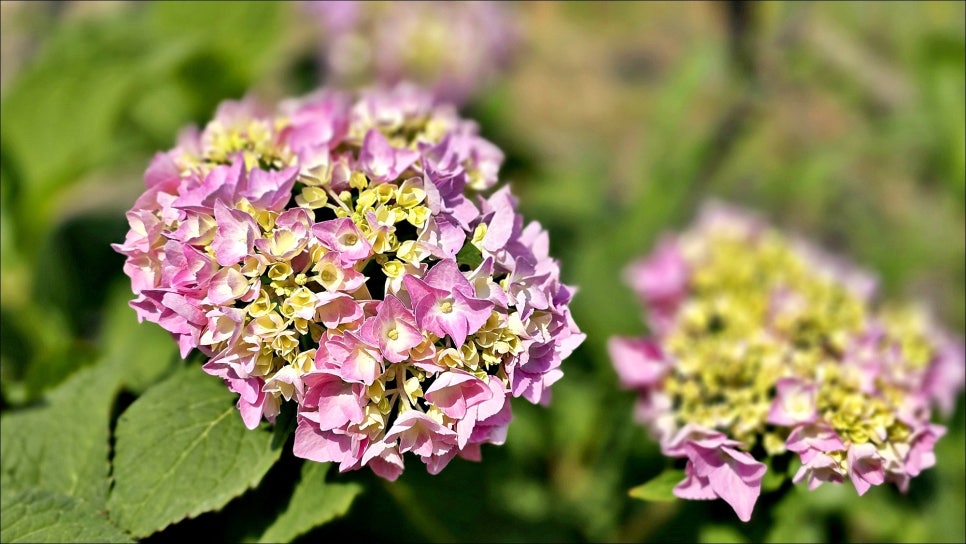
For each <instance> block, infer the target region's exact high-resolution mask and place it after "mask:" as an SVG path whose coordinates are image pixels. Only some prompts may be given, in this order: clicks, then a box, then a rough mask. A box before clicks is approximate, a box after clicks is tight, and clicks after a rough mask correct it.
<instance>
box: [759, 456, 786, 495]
mask: <svg viewBox="0 0 966 544" xmlns="http://www.w3.org/2000/svg"><path fill="white" fill-rule="evenodd" d="M767 465H768V470H767V471H765V475H764V476H763V477H762V479H761V492H762V493H767V492H769V491H774V490H776V489H778V488H779V487H781V486H782V484H783V483H784V482H785V480H786V479H787V478H788V475H787V474H786V473H785V472H783V471H780V470H775V467H774V463H772V461H771V460H769V461H768V463H767Z"/></svg>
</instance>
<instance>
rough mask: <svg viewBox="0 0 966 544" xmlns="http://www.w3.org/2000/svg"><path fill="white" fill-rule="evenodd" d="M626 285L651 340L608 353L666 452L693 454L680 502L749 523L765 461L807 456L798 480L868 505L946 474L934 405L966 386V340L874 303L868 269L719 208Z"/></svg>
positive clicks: (647, 261) (619, 341) (665, 245)
mask: <svg viewBox="0 0 966 544" xmlns="http://www.w3.org/2000/svg"><path fill="white" fill-rule="evenodd" d="M626 279H627V281H628V282H629V283H630V284H631V286H632V287H633V289H634V290H635V291H636V293H637V295H638V296H639V297H640V298H641V300H642V301H643V303H644V305H645V306H646V308H647V310H648V313H647V321H648V325H649V328H650V329H651V332H652V334H653V336H652V337H650V338H619V337H615V338H612V339H611V340H610V343H609V349H610V354H611V358H612V359H613V363H614V365H615V368H616V370H617V373H618V375H619V378H620V380H621V382H622V384H623V385H624V386H626V387H629V388H633V389H636V390H637V391H638V392H639V395H640V396H639V398H638V404H637V408H636V414H637V416H638V418H639V419H640V420H641V421H642V422H643V423H644V424H646V425H647V426H648V428H649V429H650V430H651V431H652V433H653V434H655V435H656V437H657V438H658V439H659V440H660V444H661V449H662V452H663V453H664V454H665V455H667V456H670V457H676V458H682V459H685V460H686V466H685V475H686V477H685V480H684V481H682V482H681V483H680V484H679V485H678V486H677V487H676V488H675V489H674V493H675V495H677V496H678V497H680V498H685V499H714V498H721V499H724V500H725V501H727V502H728V503H729V504H730V505H731V506H732V507H733V508H734V510H735V512H736V513H737V514H738V517H739V518H740V519H742V520H743V521H747V520H748V519H750V517H751V512H752V509H753V508H754V504H755V501H756V500H757V498H758V496H759V494H760V492H761V481H762V477H763V476H764V474H765V472H766V470H767V466H766V465H765V464H764V463H763V462H762V461H761V460H762V459H766V458H772V457H782V456H792V457H794V455H796V454H797V457H798V459H799V460H800V462H801V466H800V468H799V469H798V470H797V472H796V473H795V475H794V477H793V482H795V483H798V482H801V481H806V482H807V485H808V486H809V489H814V488H815V487H817V486H819V485H821V484H822V483H823V482H835V483H841V482H844V481H845V480H846V479H848V480H851V482H852V484H853V485H854V486H855V488H856V490H857V492H858V493H859V495H862V494H864V493H865V492H866V491H867V490H868V489H869V487H870V486H872V485H879V484H882V483H884V482H893V483H895V484H896V485H897V486H898V487H899V488H900V489H901V490H903V491H905V490H906V489H907V487H908V485H909V480H910V478H912V477H914V476H916V475H918V474H919V472H920V471H922V470H923V469H926V468H928V467H930V466H932V465H933V464H934V462H935V457H934V455H933V452H932V451H933V445H934V444H935V442H936V440H937V439H938V438H939V437H940V436H942V435H943V433H944V432H945V430H944V428H943V427H941V426H939V425H935V424H933V423H931V421H930V420H931V411H932V407H933V405H938V406H939V407H940V408H942V409H944V410H945V411H947V412H948V411H949V410H951V409H952V407H953V404H954V402H955V399H956V396H957V394H958V393H959V390H960V389H961V388H962V386H963V379H964V358H963V344H962V341H961V340H960V341H956V340H954V339H952V338H950V337H949V336H947V335H946V334H944V333H943V332H942V331H941V330H940V329H939V328H938V327H936V326H935V325H934V324H932V323H931V322H930V320H929V318H928V316H927V315H926V313H925V312H923V311H922V310H918V309H914V308H908V307H883V308H880V309H876V308H873V307H872V304H871V302H872V297H873V294H874V291H875V281H874V279H873V278H872V277H870V276H869V275H868V274H866V273H864V272H862V271H860V270H857V269H855V268H853V267H851V266H850V265H848V264H847V263H844V262H842V261H841V260H838V259H835V258H833V257H831V256H829V255H827V254H824V253H822V252H821V251H819V250H818V249H816V248H814V247H812V246H810V245H809V244H808V243H806V242H803V241H800V240H795V239H792V238H789V237H786V236H783V235H781V234H780V233H779V232H777V231H775V230H774V229H771V228H769V227H768V225H767V224H765V223H764V222H763V221H762V220H760V219H758V218H755V217H753V216H751V215H750V214H747V213H744V212H741V211H740V210H736V209H733V208H729V207H727V206H725V205H723V204H709V205H707V206H706V207H705V208H704V209H703V210H702V213H701V214H700V217H699V219H698V221H697V224H696V225H695V226H694V227H692V228H691V229H690V230H689V231H687V232H684V233H682V234H680V235H678V236H674V237H670V236H669V237H666V238H664V239H663V240H662V241H661V242H660V244H659V246H658V247H657V248H656V249H655V250H654V252H653V253H652V254H651V255H649V256H647V257H646V258H643V259H641V260H639V261H637V262H635V263H634V264H632V265H631V267H629V269H628V270H627V278H626ZM786 452H790V453H786Z"/></svg>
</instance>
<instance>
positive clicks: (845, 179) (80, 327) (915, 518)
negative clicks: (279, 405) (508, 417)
mask: <svg viewBox="0 0 966 544" xmlns="http://www.w3.org/2000/svg"><path fill="white" fill-rule="evenodd" d="M0 6H2V14H3V17H2V44H3V48H2V49H3V66H2V74H0V75H2V78H0V82H2V83H0V84H2V95H0V100H2V102H0V104H2V121H0V137H2V139H0V292H2V304H0V322H2V325H3V326H2V328H0V392H2V404H0V407H2V416H3V419H2V422H3V426H2V432H3V437H2V438H3V440H2V444H3V456H2V461H3V462H2V477H3V482H2V483H3V486H2V489H3V502H4V504H5V505H7V506H5V507H4V512H5V514H6V513H7V512H11V517H8V516H7V515H4V516H3V525H2V526H3V540H5V541H6V540H15V539H19V538H21V537H23V536H22V535H24V534H28V535H29V536H27V537H23V538H41V537H43V538H48V539H51V540H70V539H72V537H74V536H76V535H81V536H83V535H85V534H89V535H91V538H93V539H95V540H98V539H99V540H109V539H116V538H122V539H123V537H124V535H123V534H119V533H117V531H116V530H115V529H114V528H113V526H112V525H110V523H108V522H107V521H106V520H105V518H103V517H99V515H98V514H97V512H101V511H102V510H103V507H104V505H105V504H106V502H105V501H107V493H108V490H109V488H110V480H109V479H108V475H109V473H108V472H106V471H108V470H109V465H108V464H107V462H108V461H109V460H110V459H112V458H113V457H112V456H114V447H115V446H116V447H117V458H116V460H117V461H118V462H119V463H120V462H121V461H122V457H123V456H124V455H125V454H124V453H123V446H122V444H120V442H118V443H117V444H115V443H114V440H115V439H114V437H115V436H116V433H117V431H118V429H119V426H122V427H123V425H124V421H123V419H122V420H121V421H120V422H119V421H118V420H119V415H120V414H122V413H124V412H125V410H126V409H127V408H128V406H132V407H135V406H134V404H137V403H138V402H142V401H141V400H140V399H145V400H144V401H143V402H151V396H150V394H151V391H153V390H155V389H154V387H157V388H162V387H165V385H164V384H162V385H157V386H155V384H158V383H161V382H163V380H165V379H166V378H168V377H169V376H171V375H173V376H175V378H169V379H177V375H178V374H177V372H176V371H177V369H178V368H181V367H183V366H184V365H183V364H180V363H178V362H177V361H178V359H177V355H176V350H175V347H174V344H173V342H171V341H170V340H169V339H168V337H167V335H166V334H165V333H163V332H162V331H160V330H159V329H158V328H157V327H155V326H153V325H138V324H137V322H136V320H135V317H134V313H133V312H132V311H131V310H130V309H128V308H127V305H126V301H127V299H128V298H129V296H130V292H129V288H128V286H129V283H128V281H127V278H126V277H125V276H124V275H123V272H122V270H121V266H122V263H123V259H122V258H121V257H120V256H119V255H117V254H115V253H114V252H113V251H112V250H111V249H110V248H109V246H108V244H110V243H111V242H118V241H121V240H123V238H124V233H125V231H126V230H127V224H126V220H125V218H124V212H125V211H126V210H127V209H128V208H129V207H130V206H131V204H132V203H133V201H134V200H135V199H136V197H137V195H138V194H139V193H140V191H141V190H142V189H143V183H142V181H141V173H142V172H143V170H144V168H145V166H146V165H147V163H148V161H149V159H150V157H151V155H152V154H153V153H155V152H156V151H159V150H164V149H168V148H170V147H171V146H172V145H173V143H174V141H175V138H176V136H177V133H178V131H179V130H180V129H181V128H182V127H184V126H186V125H187V124H189V123H203V122H204V121H205V120H206V119H208V118H210V116H211V114H212V112H213V110H214V108H215V106H216V105H217V104H218V103H219V102H220V101H222V100H224V99H229V98H239V97H241V96H243V95H244V94H246V93H253V94H255V95H258V96H261V97H264V98H265V99H266V100H268V101H272V100H276V99H279V98H281V97H284V96H289V95H294V94H298V93H302V92H306V91H308V90H310V89H311V88H313V87H314V86H315V85H316V84H317V83H318V82H319V81H318V79H317V78H318V74H317V73H316V72H315V64H314V63H313V62H312V60H311V56H312V54H313V53H314V48H315V44H314V42H313V41H312V40H313V32H315V29H314V28H313V27H312V24H311V21H306V20H304V17H303V16H301V15H300V14H299V13H298V12H297V11H296V8H295V6H294V5H293V4H285V3H270V2H264V3H261V2H259V3H240V4H228V3H217V2H210V3H209V2H190V3H182V2H157V3H138V2H129V3H127V2H125V3H121V2H102V3H101V2H78V3H57V2H36V3H35V2H7V1H5V2H3V3H2V4H0ZM514 8H515V9H516V10H517V16H518V17H519V18H520V19H521V23H522V24H521V27H522V28H525V29H526V36H525V38H526V39H525V44H524V45H523V47H522V49H521V51H519V54H518V56H517V58H516V62H515V64H514V65H513V66H512V68H511V69H510V71H509V72H508V73H507V74H506V76H505V79H504V80H503V81H502V82H500V83H499V84H498V85H497V86H496V87H494V88H492V89H490V90H488V92H487V93H486V94H484V95H482V96H480V97H479V98H478V99H477V100H476V101H475V102H474V103H472V104H470V105H469V106H468V107H467V108H466V111H465V112H464V113H465V114H466V115H467V116H469V117H473V118H476V119H478V120H479V122H480V124H481V125H482V127H483V134H484V135H485V136H487V137H488V138H490V139H491V140H493V141H494V142H495V143H497V145H499V146H500V147H501V148H502V149H504V150H505V151H506V153H507V162H506V165H505V167H504V171H503V172H504V176H503V177H504V179H507V180H509V181H510V182H511V184H512V185H513V187H514V191H515V192H516V194H517V195H518V196H519V198H520V202H521V206H522V207H523V210H524V212H525V214H526V216H527V217H530V218H533V219H536V220H539V221H540V222H541V223H543V224H544V225H545V226H546V227H547V228H548V229H549V230H550V232H551V245H552V253H553V254H554V255H555V256H557V257H558V258H559V259H560V260H561V261H562V262H563V274H564V279H565V280H566V281H567V282H568V283H571V284H575V285H578V286H579V292H578V294H577V297H576V299H575V301H574V305H573V309H574V316H575V319H576V321H577V322H578V324H580V326H581V327H582V328H583V329H584V330H585V332H586V333H587V334H588V340H587V342H586V343H585V344H584V345H583V346H582V347H581V348H580V349H579V350H578V351H577V353H575V354H574V356H573V357H571V359H569V360H568V361H567V362H566V363H565V366H564V370H565V372H566V377H565V379H564V380H562V381H561V382H559V383H558V384H557V385H555V386H554V399H553V401H552V403H551V404H550V406H549V407H546V408H543V407H535V406H531V405H528V404H526V403H523V402H521V403H515V404H514V405H513V409H514V416H515V417H514V421H513V423H512V424H511V426H510V431H509V437H508V439H507V442H506V444H505V445H504V446H502V447H487V448H484V450H483V462H482V463H470V462H467V461H463V460H459V459H458V460H456V461H454V462H453V463H452V464H451V465H450V466H449V467H448V468H447V469H446V470H444V471H443V472H442V473H441V474H439V475H437V476H429V475H428V474H426V473H425V471H422V470H421V469H420V467H417V466H415V464H414V463H411V465H413V466H411V467H410V469H409V470H407V471H406V472H405V474H404V475H403V476H402V477H401V478H400V479H399V480H398V481H397V482H395V483H388V482H385V481H383V480H381V479H380V478H378V477H376V476H374V475H373V474H370V473H369V472H368V471H358V472H352V473H346V474H338V473H336V471H335V470H334V469H333V470H329V471H328V474H325V472H326V470H325V467H315V466H310V465H306V464H304V463H302V462H301V461H300V460H298V459H296V458H294V457H293V456H292V455H291V452H290V442H289V444H286V445H285V446H284V447H282V448H281V454H280V455H281V460H280V461H279V462H277V463H275V465H274V466H272V468H271V469H266V470H267V473H266V474H265V476H264V478H261V481H260V483H258V485H257V486H256V487H255V488H254V489H251V490H249V491H247V492H245V493H244V494H242V495H241V496H240V497H238V498H236V499H234V500H232V501H231V502H229V503H228V504H227V506H225V507H224V508H223V509H221V510H220V511H217V512H208V513H203V514H200V515H198V516H197V517H195V518H193V519H184V520H183V521H180V522H177V523H175V524H174V525H171V526H169V527H168V528H166V529H164V530H163V531H161V532H157V533H155V534H154V535H152V536H151V537H149V538H148V541H176V540H180V539H182V538H186V537H187V536H192V537H194V536H196V535H199V534H202V535H206V536H210V537H211V538H214V539H217V540H226V541H240V540H246V541H248V540H257V539H260V538H263V539H268V540H276V539H277V540H285V539H290V538H296V540H297V541H306V542H307V541H314V540H318V539H321V538H326V539H334V538H335V539H338V538H350V537H351V538H355V539H358V538H363V539H365V540H367V541H368V540H379V541H428V540H429V541H587V540H591V541H641V540H649V541H697V540H701V541H715V542H743V541H762V540H768V541H780V542H790V541H827V540H844V541H870V540H872V541H902V542H906V541H908V542H913V541H915V542H921V541H963V540H966V527H964V525H963V518H962V515H961V514H962V512H963V511H964V509H966V460H964V457H966V416H964V407H963V402H962V399H961V400H960V402H959V406H958V409H957V411H956V414H955V416H954V417H953V419H952V420H951V421H950V422H948V426H949V429H950V432H949V434H947V436H946V437H944V438H943V439H942V440H940V442H939V443H938V445H937V450H936V452H937V457H938V463H937V466H936V467H935V468H933V469H930V470H928V471H926V472H925V473H923V474H922V475H921V476H920V477H918V478H916V479H915V480H914V481H913V482H912V486H911V490H910V492H909V493H908V494H906V495H903V494H901V493H899V492H897V491H896V490H895V489H893V488H891V487H884V486H883V487H877V488H874V489H872V490H871V491H870V492H869V493H868V494H867V495H866V496H864V497H862V499H861V500H856V497H855V494H854V493H855V492H854V490H853V489H852V488H851V487H850V486H828V485H826V486H823V487H822V488H820V489H819V490H817V491H815V492H807V491H806V490H804V489H802V488H801V487H797V486H796V487H791V488H789V486H787V485H784V486H782V487H779V488H778V490H777V491H774V492H770V493H766V494H765V495H763V496H762V499H761V500H760V502H759V504H758V506H757V507H756V512H755V516H754V518H753V521H752V522H751V523H749V524H741V523H740V522H738V521H737V520H736V519H734V515H733V513H732V512H731V511H730V509H729V508H728V507H727V505H723V504H720V503H721V501H712V502H707V503H704V502H683V501H674V502H648V503H645V502H640V501H637V500H634V499H631V498H630V497H629V496H628V491H629V490H630V489H631V488H633V487H635V486H637V485H639V484H641V483H642V482H645V481H648V480H650V479H651V478H653V477H655V476H657V475H658V474H660V473H661V472H662V471H663V470H664V469H665V468H666V467H668V466H669V465H668V464H667V463H666V461H665V459H664V458H663V457H662V456H660V454H659V451H658V449H657V447H656V445H655V444H654V443H653V442H652V441H651V440H650V439H649V438H648V436H647V435H646V432H645V431H644V430H643V429H642V428H640V427H639V426H638V425H636V424H635V423H634V422H633V419H632V403H633V398H632V395H631V394H630V393H628V392H624V391H620V390H619V389H617V380H616V376H615V375H614V373H613V371H612V370H611V365H610V361H609V359H608V357H607V354H606V351H605V342H606V339H607V337H608V336H609V335H612V334H637V333H640V332H642V331H643V329H644V325H643V323H642V321H641V319H640V317H641V309H640V307H639V306H638V305H637V304H636V302H635V301H634V300H633V297H632V296H631V293H630V290H629V289H628V288H627V287H625V286H624V284H623V283H622V280H621V272H622V270H623V268H624V266H625V265H626V264H627V263H628V262H629V261H630V260H631V259H633V258H634V257H636V256H638V255H640V254H642V253H643V252H645V251H647V250H648V249H649V248H650V247H651V246H652V244H653V243H654V241H655V240H656V239H657V237H658V236H660V234H661V233H662V232H664V231H668V230H671V229H675V228H678V227H681V226H683V225H684V224H686V222H687V221H689V220H690V218H691V216H692V214H693V212H694V210H695V209H696V207H697V205H698V204H699V203H700V202H701V200H703V199H705V198H708V197H718V198H723V199H726V200H729V201H732V202H735V203H739V204H742V205H745V206H748V207H753V208H756V209H758V210H760V211H761V212H763V213H764V214H765V215H767V216H769V217H770V218H771V219H772V220H773V221H774V222H775V224H777V225H779V226H781V227H783V228H785V229H788V230H789V231H792V232H796V233H800V234H803V235H806V236H808V237H810V238H813V239H815V240H817V241H818V242H820V243H822V244H824V245H825V246H826V247H829V248H830V249H832V250H834V251H837V252H840V253H842V254H847V255H849V256H851V257H852V258H854V259H855V260H856V261H857V262H858V263H860V264H861V265H863V266H865V267H868V268H869V269H872V270H875V271H877V272H878V273H879V274H880V277H881V280H882V286H883V293H884V296H886V297H914V298H916V299H919V300H921V301H923V303H924V304H927V305H929V306H931V307H932V308H933V309H934V311H935V312H936V313H937V315H938V316H940V317H941V319H942V321H943V322H944V323H945V324H946V325H947V326H948V327H949V328H950V329H951V330H953V331H960V333H961V331H962V330H963V325H964V322H966V307H964V306H966V305H964V296H966V281H964V276H966V265H964V253H966V241H964V229H966V172H964V171H966V106H964V100H963V96H964V94H966V82H964V64H966V31H964V22H963V21H964V4H963V3H916V4H913V3H881V4H865V3H846V2H842V3H787V4H785V3H753V4H742V5H740V6H739V5H737V4H726V3H709V4H706V3H685V4H671V3H633V2H632V3H626V2H613V3H611V2H594V3H520V4H518V5H515V6H514ZM189 364H196V361H193V362H189ZM197 374H198V375H199V376H200V375H201V373H200V372H198V373H197ZM142 393H143V394H144V396H141V395H142ZM226 402H227V403H226V404H225V406H228V407H230V406H231V403H230V399H229V400H228V401H226ZM135 413H136V412H135ZM219 413H220V412H219ZM231 417H233V418H234V417H235V414H231ZM235 422H236V423H237V420H235ZM122 430H123V429H122ZM109 437H110V439H111V441H110V442H108V440H107V439H108V438H109ZM119 438H121V436H118V439H119ZM273 447H277V445H273ZM11 452H13V453H11ZM23 455H27V456H29V460H30V461H31V463H27V464H18V463H21V462H22V461H24V460H25V459H22V458H21V457H20V456H23ZM18 459H19V460H18ZM119 470H120V468H119ZM300 478H301V483H300V481H299V480H300ZM323 478H324V480H323ZM255 481H258V480H257V479H255ZM311 481H316V482H317V483H318V485H317V486H316V487H317V488H318V489H316V490H315V491H313V490H312V489H305V487H306V486H305V485H303V484H305V483H306V482H311ZM248 483H251V481H250V480H246V482H245V484H246V485H247V484H248ZM242 487H244V486H242ZM37 489H39V491H36V490H37ZM321 490H325V491H321ZM238 492H240V491H235V492H233V495H234V494H237V493H238ZM357 493H358V496H357V497H356V499H355V501H354V502H353V503H352V505H351V507H350V506H349V503H350V502H351V501H352V497H353V496H355V495H356V494H357ZM201 498H202V499H205V498H206V497H201ZM222 503H223V502H222ZM306 505H309V506H311V508H308V509H306ZM211 508H215V506H212V505H207V507H206V508H202V509H201V510H195V511H194V512H200V511H202V510H205V509H211ZM28 509H31V510H36V512H37V513H38V514H37V515H38V516H43V515H48V514H45V513H44V512H60V513H61V514H62V515H61V516H60V517H58V518H56V519H57V520H58V521H57V523H53V522H51V523H46V524H44V527H45V529H44V530H45V531H47V532H46V533H40V534H39V535H40V536H38V534H37V533H30V532H29V530H32V529H30V528H29V527H28V528H27V529H25V528H24V526H23V525H22V524H20V525H18V523H19V522H17V519H19V518H16V516H22V515H23V512H24V511H25V510H28ZM347 510H348V513H347V514H346V515H345V516H343V517H341V518H338V519H336V520H335V521H333V522H330V523H328V524H327V525H325V526H324V527H321V528H318V529H315V530H314V531H312V530H310V529H311V528H312V527H314V526H316V525H319V524H321V523H324V522H326V521H328V520H331V519H333V518H336V517H338V516H339V515H341V514H343V513H345V512H346V511H347ZM84 516H88V517H91V516H92V517H93V521H92V522H91V523H92V524H91V525H83V524H82V525H81V526H82V527H84V529H83V530H85V531H91V532H90V533H83V532H76V531H77V530H78V529H77V527H81V526H75V525H72V524H73V523H75V522H76V521H77V520H78V519H83V518H84ZM181 517H183V516H181ZM32 519H33V520H38V519H42V518H41V517H36V518H32ZM51 519H54V518H53V517H52V518H51ZM178 519H180V518H178ZM273 520H274V521H275V523H274V524H273ZM374 520H379V521H378V522H374ZM695 520H700V521H698V522H696V521H695ZM28 521H29V520H28ZM30 523H37V522H36V521H30ZM158 528H159V527H158ZM152 529H153V528H150V529H145V530H144V533H145V534H146V533H147V532H150V530H152ZM25 530H27V533H24V532H23V531H25ZM18 531H20V532H18ZM139 534H140V533H139Z"/></svg>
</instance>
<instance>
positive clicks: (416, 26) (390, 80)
mask: <svg viewBox="0 0 966 544" xmlns="http://www.w3.org/2000/svg"><path fill="white" fill-rule="evenodd" d="M304 7H305V8H306V10H307V11H308V13H309V14H310V15H311V16H312V17H314V18H315V19H316V20H317V21H318V23H319V27H320V31H321V34H322V36H321V39H322V45H321V47H320V49H321V57H322V64H323V66H324V68H325V71H326V73H327V77H328V78H330V81H333V82H338V83H340V84H343V85H345V84H350V85H351V84H359V83H369V82H380V83H383V84H388V85H392V84H396V83H398V82H399V81H402V80H409V81H415V82H417V83H420V84H423V85H426V86H428V87H429V88H430V89H431V90H432V92H433V93H434V94H435V95H436V96H437V97H438V98H439V99H441V100H444V101H448V102H456V103H462V102H463V101H465V100H466V99H467V98H469V97H470V95H471V94H472V93H473V92H474V91H477V90H479V89H480V88H481V87H483V86H485V84H487V83H488V82H490V81H491V80H492V79H494V77H495V76H497V75H498V74H499V73H500V72H501V71H502V70H503V68H504V67H505V66H506V65H507V63H508V62H509V60H510V57H511V53H512V51H513V49H514V44H515V42H516V41H517V32H516V30H515V29H514V27H513V25H512V23H513V21H512V19H511V16H510V15H511V13H510V7H509V6H507V5H505V4H503V3H501V2H425V1H420V2H348V1H336V2H305V3H304Z"/></svg>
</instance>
